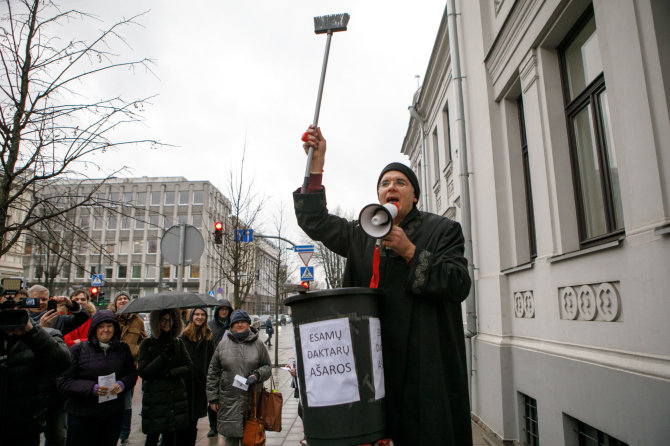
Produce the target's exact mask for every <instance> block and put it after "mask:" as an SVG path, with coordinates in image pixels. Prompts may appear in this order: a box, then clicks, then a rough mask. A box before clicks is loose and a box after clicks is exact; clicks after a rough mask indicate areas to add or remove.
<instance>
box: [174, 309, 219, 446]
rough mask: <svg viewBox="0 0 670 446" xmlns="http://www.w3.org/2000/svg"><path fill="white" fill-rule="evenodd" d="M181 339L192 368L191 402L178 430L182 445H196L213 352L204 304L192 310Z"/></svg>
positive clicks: (188, 383)
mask: <svg viewBox="0 0 670 446" xmlns="http://www.w3.org/2000/svg"><path fill="white" fill-rule="evenodd" d="M180 339H181V340H182V342H183V343H184V346H186V351H188V354H189V356H190V357H191V361H193V368H192V369H191V375H190V376H188V377H187V378H186V394H187V395H188V402H189V424H188V426H186V428H185V429H182V430H180V431H178V432H177V444H178V445H179V446H182V445H184V446H188V445H195V441H196V437H197V435H198V419H199V418H202V417H204V416H205V415H207V394H206V393H205V386H206V384H207V369H208V368H209V361H210V360H211V359H212V355H213V354H214V343H213V342H212V330H211V329H210V328H209V327H208V326H207V312H206V311H205V310H204V309H203V308H194V309H193V310H192V311H191V315H190V318H189V322H188V325H187V326H186V328H185V329H184V333H183V334H182V335H181V336H180Z"/></svg>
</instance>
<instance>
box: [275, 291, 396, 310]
mask: <svg viewBox="0 0 670 446" xmlns="http://www.w3.org/2000/svg"><path fill="white" fill-rule="evenodd" d="M349 294H372V295H374V294H376V295H382V294H384V293H383V291H382V290H380V289H378V288H366V287H348V288H332V289H329V290H319V291H307V292H306V293H298V294H294V295H292V296H289V297H287V298H286V300H285V301H284V305H288V306H291V305H292V304H294V303H296V302H302V301H305V300H309V299H313V298H318V297H323V296H341V295H349Z"/></svg>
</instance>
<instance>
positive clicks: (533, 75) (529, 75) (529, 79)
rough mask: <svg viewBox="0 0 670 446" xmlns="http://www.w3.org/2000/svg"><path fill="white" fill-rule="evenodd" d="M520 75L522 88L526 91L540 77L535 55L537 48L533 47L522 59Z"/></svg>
mask: <svg viewBox="0 0 670 446" xmlns="http://www.w3.org/2000/svg"><path fill="white" fill-rule="evenodd" d="M519 75H520V77H521V89H522V90H523V92H524V93H526V92H527V91H528V89H530V87H532V86H533V84H534V83H535V81H536V80H537V79H539V77H540V76H539V75H538V74H537V57H536V56H535V48H531V49H530V51H528V54H526V57H524V59H523V61H521V65H520V66H519Z"/></svg>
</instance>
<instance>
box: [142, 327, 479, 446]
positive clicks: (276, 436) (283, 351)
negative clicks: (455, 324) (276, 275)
mask: <svg viewBox="0 0 670 446" xmlns="http://www.w3.org/2000/svg"><path fill="white" fill-rule="evenodd" d="M260 337H261V339H262V340H265V339H266V337H267V336H266V335H265V333H264V332H262V333H261V334H260ZM273 341H275V344H273V345H272V347H271V348H270V350H269V353H270V360H271V361H272V363H273V364H274V362H275V346H276V345H277V344H278V346H279V348H278V364H279V366H283V365H284V364H286V363H287V362H289V359H290V358H294V357H295V352H294V350H293V326H292V325H286V326H283V327H278V328H277V332H276V336H273ZM272 375H273V376H274V380H275V384H276V386H277V389H278V390H279V392H280V393H281V394H282V395H283V397H284V407H283V409H282V431H281V432H265V437H266V443H265V444H266V445H267V446H297V445H298V444H299V442H300V440H302V439H303V438H304V434H303V427H302V420H301V419H300V417H299V416H298V400H297V399H296V398H293V388H291V375H289V373H288V372H287V371H286V370H282V369H280V368H273V369H272ZM141 407H142V390H141V387H140V385H138V386H137V387H136V388H135V395H134V398H133V420H132V431H131V434H130V444H131V445H133V446H140V445H143V444H144V434H142V424H141V417H140V410H141ZM208 431H209V421H208V420H207V417H205V418H201V419H200V421H199V422H198V439H197V441H196V444H197V445H198V446H206V445H210V446H213V445H223V437H222V436H221V435H219V436H217V437H214V438H207V432H208ZM472 434H473V445H474V446H488V445H489V443H488V442H486V441H485V440H484V431H483V430H482V428H481V427H479V426H478V425H476V424H474V423H473V425H472Z"/></svg>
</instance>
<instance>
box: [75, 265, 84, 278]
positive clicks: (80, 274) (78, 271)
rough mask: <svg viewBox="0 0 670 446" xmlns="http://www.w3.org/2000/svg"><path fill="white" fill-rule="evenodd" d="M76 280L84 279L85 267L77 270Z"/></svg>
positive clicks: (79, 266) (79, 267)
mask: <svg viewBox="0 0 670 446" xmlns="http://www.w3.org/2000/svg"><path fill="white" fill-rule="evenodd" d="M74 278H75V279H83V278H84V267H83V266H81V265H78V266H77V268H75V270H74Z"/></svg>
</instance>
